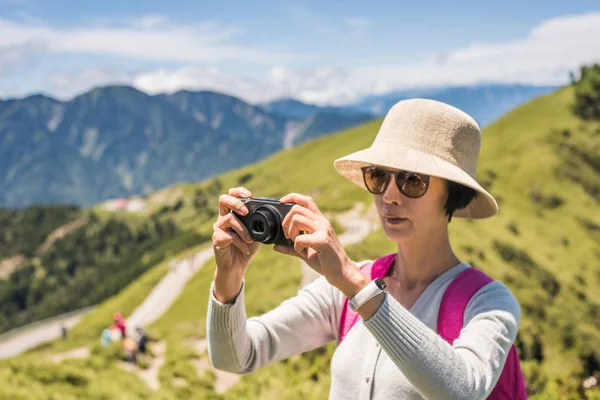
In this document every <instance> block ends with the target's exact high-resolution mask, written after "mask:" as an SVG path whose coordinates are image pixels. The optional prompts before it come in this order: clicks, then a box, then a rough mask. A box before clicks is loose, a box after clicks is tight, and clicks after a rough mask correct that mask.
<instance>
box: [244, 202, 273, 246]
mask: <svg viewBox="0 0 600 400" xmlns="http://www.w3.org/2000/svg"><path fill="white" fill-rule="evenodd" d="M248 222H249V224H248V225H249V230H250V235H251V236H252V238H253V239H254V240H256V241H258V242H261V243H267V244H268V243H272V242H274V241H275V239H276V238H277V237H278V235H279V231H280V230H281V218H280V217H279V213H278V212H277V210H273V209H272V208H271V207H269V206H262V207H259V208H257V209H256V210H255V211H254V212H253V213H252V214H251V215H250V217H249V221H248Z"/></svg>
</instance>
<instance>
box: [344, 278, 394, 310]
mask: <svg viewBox="0 0 600 400" xmlns="http://www.w3.org/2000/svg"><path fill="white" fill-rule="evenodd" d="M386 287H387V285H386V284H385V281H384V280H383V279H381V278H377V279H374V280H373V281H371V282H370V283H369V284H368V285H367V286H365V287H364V288H363V289H362V290H361V291H360V292H358V293H357V294H356V295H355V296H354V297H353V298H351V299H350V301H349V302H348V305H349V306H350V309H351V310H352V311H355V312H356V311H358V309H359V308H361V307H362V306H363V305H364V304H365V303H366V302H367V301H369V300H371V299H372V298H373V297H375V296H377V295H378V294H380V293H383V291H385V288H386Z"/></svg>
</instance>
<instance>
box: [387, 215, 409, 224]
mask: <svg viewBox="0 0 600 400" xmlns="http://www.w3.org/2000/svg"><path fill="white" fill-rule="evenodd" d="M384 218H385V221H386V222H387V223H388V224H391V225H397V224H401V223H403V222H405V221H407V219H406V218H402V217H397V216H393V215H384Z"/></svg>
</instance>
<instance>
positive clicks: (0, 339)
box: [0, 307, 93, 359]
mask: <svg viewBox="0 0 600 400" xmlns="http://www.w3.org/2000/svg"><path fill="white" fill-rule="evenodd" d="M92 310H93V307H91V308H86V309H82V310H76V311H73V312H70V313H66V314H61V315H59V316H56V317H54V318H49V319H47V320H43V321H38V322H34V323H32V324H28V325H25V326H23V327H20V328H15V329H13V330H11V331H9V332H7V333H5V334H3V335H1V336H0V359H1V358H10V357H14V356H16V355H18V354H20V353H22V352H24V351H26V350H28V349H31V348H33V347H35V346H38V345H40V344H42V343H45V342H49V341H51V340H54V339H57V338H59V337H60V336H61V334H62V332H61V327H62V326H63V325H64V326H65V327H66V328H67V329H68V330H69V329H71V328H72V327H73V326H75V325H77V324H78V323H79V321H81V318H83V316H84V315H85V314H87V313H88V312H90V311H92Z"/></svg>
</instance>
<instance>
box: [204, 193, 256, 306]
mask: <svg viewBox="0 0 600 400" xmlns="http://www.w3.org/2000/svg"><path fill="white" fill-rule="evenodd" d="M250 196H252V193H250V191H249V190H248V189H246V188H243V187H239V188H233V189H229V191H228V193H227V194H224V195H221V196H220V197H219V217H218V219H217V222H215V224H214V225H213V236H212V241H213V249H214V253H215V261H216V264H217V270H216V271H215V295H216V296H217V300H219V301H222V302H228V301H226V300H231V297H232V296H235V295H237V293H238V292H239V289H240V287H239V286H240V285H241V280H242V278H243V277H244V273H245V272H246V269H247V268H248V266H249V265H250V261H251V260H252V257H254V255H255V254H256V253H257V252H258V250H259V249H260V246H261V243H260V242H255V241H253V240H252V237H251V236H250V233H249V232H248V229H247V228H246V227H245V226H244V224H242V222H241V221H240V220H239V218H237V217H236V216H235V214H233V213H232V211H235V212H237V213H239V214H240V215H247V214H248V209H247V208H246V206H245V205H244V203H243V202H242V201H241V200H240V198H241V197H250ZM233 292H235V293H233ZM219 297H221V298H219ZM223 300H225V301H223Z"/></svg>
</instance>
